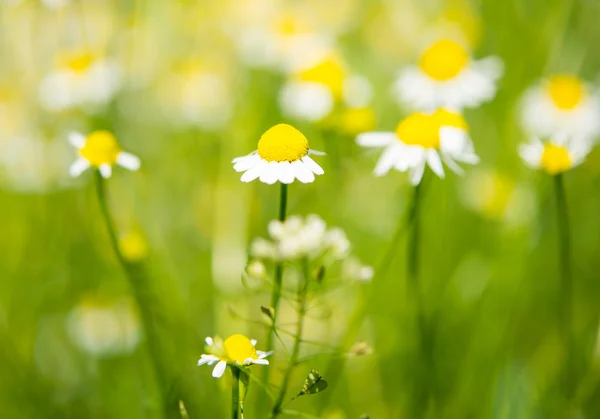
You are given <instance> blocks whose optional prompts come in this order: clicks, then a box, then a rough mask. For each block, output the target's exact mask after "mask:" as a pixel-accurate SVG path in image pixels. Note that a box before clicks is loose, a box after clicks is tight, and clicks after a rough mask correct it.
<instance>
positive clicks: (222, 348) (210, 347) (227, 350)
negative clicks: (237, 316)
mask: <svg viewBox="0 0 600 419" xmlns="http://www.w3.org/2000/svg"><path fill="white" fill-rule="evenodd" d="M205 342H206V350H207V352H209V353H208V354H202V355H201V357H200V359H199V360H198V366H202V365H208V366H212V365H214V364H215V363H216V364H217V365H215V368H214V369H213V372H212V376H213V377H214V378H221V377H222V376H223V373H224V372H225V369H226V368H227V364H236V365H241V366H247V365H253V364H257V365H269V361H267V360H266V359H265V358H266V357H268V356H269V355H271V354H272V353H273V352H263V351H257V350H256V348H255V346H256V340H254V339H252V340H250V339H248V338H247V337H246V336H244V335H240V334H236V335H232V336H229V337H228V338H227V339H225V341H223V340H221V339H220V338H218V337H215V338H214V339H213V338H211V337H207V338H206V339H205Z"/></svg>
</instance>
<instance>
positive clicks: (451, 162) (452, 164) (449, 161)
mask: <svg viewBox="0 0 600 419" xmlns="http://www.w3.org/2000/svg"><path fill="white" fill-rule="evenodd" d="M442 159H443V160H444V163H445V164H446V166H448V168H449V169H450V170H452V171H453V172H454V173H456V174H457V175H459V176H462V175H464V174H465V171H464V170H463V169H462V167H460V166H459V165H458V164H456V162H455V161H454V160H452V157H450V156H448V155H447V154H443V155H442Z"/></svg>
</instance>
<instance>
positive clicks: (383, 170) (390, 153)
mask: <svg viewBox="0 0 600 419" xmlns="http://www.w3.org/2000/svg"><path fill="white" fill-rule="evenodd" d="M402 149H403V147H401V146H400V145H399V144H392V145H390V146H388V147H387V148H386V149H385V150H384V151H383V153H382V154H381V157H380V158H379V161H378V162H377V165H376V166H375V170H374V171H373V173H374V174H375V176H383V175H385V174H387V172H389V171H390V169H391V168H392V167H394V165H395V164H396V162H397V161H398V158H399V157H400V154H401V153H402Z"/></svg>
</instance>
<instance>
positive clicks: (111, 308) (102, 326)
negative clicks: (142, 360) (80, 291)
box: [67, 298, 141, 357]
mask: <svg viewBox="0 0 600 419" xmlns="http://www.w3.org/2000/svg"><path fill="white" fill-rule="evenodd" d="M67 327H68V331H69V334H70V336H71V338H72V339H73V342H74V343H75V344H76V345H77V346H78V347H79V348H81V349H82V350H84V351H86V352H87V353H89V354H90V355H93V356H97V357H105V356H113V355H118V354H126V353H131V352H133V350H134V349H135V348H136V347H137V345H138V343H139V342H140V337H141V328H140V322H139V316H138V313H137V310H136V308H135V305H134V304H133V302H132V301H130V300H129V299H120V300H115V301H105V300H98V299H93V298H87V299H85V300H83V301H82V302H81V303H80V304H78V305H77V306H76V307H75V308H74V309H73V310H72V311H71V313H70V314H69V317H68V321H67Z"/></svg>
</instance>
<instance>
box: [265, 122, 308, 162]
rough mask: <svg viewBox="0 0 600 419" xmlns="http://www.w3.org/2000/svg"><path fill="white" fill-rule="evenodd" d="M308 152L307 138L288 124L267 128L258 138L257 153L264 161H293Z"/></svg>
mask: <svg viewBox="0 0 600 419" xmlns="http://www.w3.org/2000/svg"><path fill="white" fill-rule="evenodd" d="M307 154H308V140H307V139H306V137H305V136H304V134H302V133H301V132H300V131H298V130H297V129H296V128H294V127H293V126H291V125H288V124H277V125H275V126H274V127H272V128H269V129H268V130H267V131H266V132H265V133H264V134H263V135H262V137H260V140H258V155H259V156H260V157H262V158H263V160H266V161H276V162H282V161H289V162H292V161H295V160H300V159H301V158H302V157H304V156H306V155H307Z"/></svg>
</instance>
